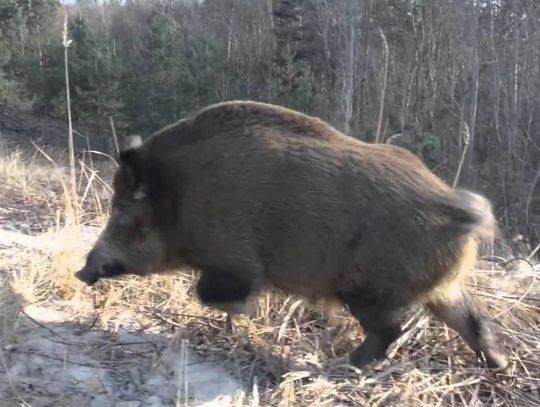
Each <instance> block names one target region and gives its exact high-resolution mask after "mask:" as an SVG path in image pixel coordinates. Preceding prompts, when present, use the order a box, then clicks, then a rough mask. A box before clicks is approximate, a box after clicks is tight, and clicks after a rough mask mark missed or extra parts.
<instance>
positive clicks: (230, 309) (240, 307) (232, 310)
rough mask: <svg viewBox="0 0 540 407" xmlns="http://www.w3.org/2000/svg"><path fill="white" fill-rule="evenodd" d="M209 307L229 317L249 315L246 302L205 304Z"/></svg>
mask: <svg viewBox="0 0 540 407" xmlns="http://www.w3.org/2000/svg"><path fill="white" fill-rule="evenodd" d="M204 304H205V305H206V306H207V307H211V308H215V309H218V310H220V311H222V312H225V313H227V315H236V314H247V313H249V310H248V306H247V303H246V302H245V301H238V302H204Z"/></svg>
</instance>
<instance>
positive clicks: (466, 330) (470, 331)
mask: <svg viewBox="0 0 540 407" xmlns="http://www.w3.org/2000/svg"><path fill="white" fill-rule="evenodd" d="M427 308H428V309H429V310H430V311H431V312H432V313H433V314H434V315H435V316H437V317H438V318H440V319H441V320H442V321H444V322H445V323H446V324H447V325H448V326H449V327H450V328H452V329H453V330H455V331H457V332H458V333H459V334H460V335H461V337H462V338H463V339H464V341H465V342H466V343H467V344H468V345H469V346H470V348H471V349H472V350H473V351H474V352H475V353H476V354H477V356H479V357H481V355H482V354H483V355H484V357H485V361H486V364H487V366H488V367H490V368H496V369H502V370H504V369H505V368H506V366H507V363H508V362H507V360H506V358H505V357H504V355H503V354H502V353H501V351H500V348H499V346H498V344H497V342H496V339H495V338H494V337H493V335H492V333H491V332H490V330H489V328H488V326H487V321H486V319H485V317H484V316H483V315H482V314H481V313H480V311H479V310H478V308H477V304H476V303H475V302H474V300H473V299H472V298H471V296H470V295H469V294H468V293H466V292H461V293H460V295H459V296H456V297H454V298H452V299H441V300H438V301H432V302H430V303H428V304H427Z"/></svg>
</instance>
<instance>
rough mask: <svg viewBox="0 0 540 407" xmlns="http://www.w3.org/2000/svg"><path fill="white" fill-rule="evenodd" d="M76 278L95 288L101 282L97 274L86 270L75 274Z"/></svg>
mask: <svg viewBox="0 0 540 407" xmlns="http://www.w3.org/2000/svg"><path fill="white" fill-rule="evenodd" d="M75 277H77V278H78V279H79V280H80V281H82V282H83V283H85V284H87V285H89V286H93V285H94V284H95V283H96V282H97V281H98V280H99V277H98V276H97V275H96V273H93V272H91V271H89V270H88V269H86V268H84V269H82V270H80V271H78V272H77V273H75Z"/></svg>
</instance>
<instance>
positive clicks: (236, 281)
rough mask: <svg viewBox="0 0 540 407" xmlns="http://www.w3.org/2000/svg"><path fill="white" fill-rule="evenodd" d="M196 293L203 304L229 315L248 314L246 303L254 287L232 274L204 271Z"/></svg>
mask: <svg viewBox="0 0 540 407" xmlns="http://www.w3.org/2000/svg"><path fill="white" fill-rule="evenodd" d="M196 291H197V296H198V297H199V300H200V301H201V302H202V303H203V304H205V305H207V306H209V307H213V308H216V309H219V310H221V311H224V312H226V313H227V314H242V313H244V312H246V301H247V298H248V297H249V295H250V294H251V291H252V287H251V284H250V282H248V281H244V280H242V279H240V278H238V277H236V276H233V275H231V274H228V273H224V272H218V271H207V270H204V271H202V272H201V275H200V277H199V281H198V282H197V288H196Z"/></svg>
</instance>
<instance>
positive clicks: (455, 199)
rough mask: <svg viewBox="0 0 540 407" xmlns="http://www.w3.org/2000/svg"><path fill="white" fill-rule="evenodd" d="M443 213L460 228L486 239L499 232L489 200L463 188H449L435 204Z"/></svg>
mask: <svg viewBox="0 0 540 407" xmlns="http://www.w3.org/2000/svg"><path fill="white" fill-rule="evenodd" d="M437 206H438V207H439V208H440V209H441V210H442V212H443V213H445V214H446V215H447V216H449V217H450V218H451V219H452V220H453V221H454V222H457V223H458V224H459V225H460V226H461V227H462V228H464V229H466V230H468V231H470V232H472V233H474V234H475V235H477V236H478V237H479V238H481V239H484V240H486V241H488V240H491V239H493V238H495V237H496V236H497V234H498V232H499V229H498V226H497V221H496V219H495V216H494V215H493V209H492V206H491V203H490V201H489V200H487V199H486V198H484V197H483V196H481V195H478V194H476V193H474V192H471V191H466V190H464V189H451V190H450V191H449V194H447V195H446V196H445V197H444V198H443V199H442V200H441V201H439V202H438V205H437Z"/></svg>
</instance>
